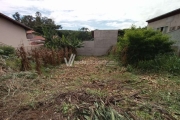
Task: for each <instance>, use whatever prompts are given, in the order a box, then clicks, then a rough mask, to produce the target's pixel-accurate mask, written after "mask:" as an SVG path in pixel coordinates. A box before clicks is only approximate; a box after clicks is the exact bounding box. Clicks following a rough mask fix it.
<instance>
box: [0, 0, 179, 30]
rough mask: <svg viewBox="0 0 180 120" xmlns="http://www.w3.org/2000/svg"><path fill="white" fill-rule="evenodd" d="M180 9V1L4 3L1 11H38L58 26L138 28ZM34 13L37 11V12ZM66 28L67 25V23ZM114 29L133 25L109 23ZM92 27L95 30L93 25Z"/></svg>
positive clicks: (31, 0) (23, 0) (34, 0)
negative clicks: (102, 24) (133, 24)
mask: <svg viewBox="0 0 180 120" xmlns="http://www.w3.org/2000/svg"><path fill="white" fill-rule="evenodd" d="M177 8H180V0H58V1H57V0H16V1H14V0H1V7H0V11H1V12H2V13H6V14H7V15H10V14H11V15H12V14H14V13H15V12H18V11H21V14H22V15H24V14H31V15H34V14H35V13H32V11H33V9H34V10H39V11H40V12H43V11H44V10H47V11H50V13H47V14H46V13H45V14H44V15H45V16H47V17H51V18H53V19H54V20H55V22H56V23H59V24H61V22H62V21H69V22H73V21H88V20H92V19H93V20H96V21H122V22H123V21H126V20H127V19H130V20H132V21H137V23H136V24H137V25H140V26H143V25H145V21H146V20H147V19H150V18H152V17H156V16H158V15H161V14H164V13H166V12H169V11H172V10H174V9H177ZM33 12H34V11H33ZM64 25H65V24H64ZM107 25H108V26H111V27H114V28H116V27H122V28H124V27H129V25H131V23H129V22H123V23H107ZM89 27H91V26H90V25H89Z"/></svg>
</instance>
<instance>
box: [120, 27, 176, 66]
mask: <svg viewBox="0 0 180 120" xmlns="http://www.w3.org/2000/svg"><path fill="white" fill-rule="evenodd" d="M118 41H119V42H118V46H119V49H120V52H121V60H122V62H123V64H124V65H127V64H137V63H138V61H144V60H152V59H154V58H155V56H156V55H158V54H164V53H168V52H172V49H171V45H172V44H173V42H172V41H169V37H168V36H167V35H164V34H162V33H161V32H159V31H154V30H152V29H141V28H135V27H132V28H131V29H128V30H126V31H125V35H124V37H123V38H119V40H118Z"/></svg>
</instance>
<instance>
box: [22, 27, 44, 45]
mask: <svg viewBox="0 0 180 120" xmlns="http://www.w3.org/2000/svg"><path fill="white" fill-rule="evenodd" d="M26 36H27V38H28V39H29V44H30V45H44V42H45V38H44V37H42V36H39V35H36V32H35V31H33V30H29V31H27V32H26Z"/></svg>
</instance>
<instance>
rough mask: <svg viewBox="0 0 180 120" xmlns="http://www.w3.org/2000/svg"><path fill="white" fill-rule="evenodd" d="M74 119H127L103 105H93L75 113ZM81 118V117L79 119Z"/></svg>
mask: <svg viewBox="0 0 180 120" xmlns="http://www.w3.org/2000/svg"><path fill="white" fill-rule="evenodd" d="M75 114H76V115H75V118H76V119H78V118H79V116H83V117H84V118H85V120H126V119H128V118H127V117H124V116H122V115H121V114H119V113H118V112H116V111H115V110H114V109H112V108H110V107H107V106H105V105H104V104H100V103H94V106H93V107H92V108H89V109H83V110H82V111H79V110H77V111H75ZM81 118H82V117H81Z"/></svg>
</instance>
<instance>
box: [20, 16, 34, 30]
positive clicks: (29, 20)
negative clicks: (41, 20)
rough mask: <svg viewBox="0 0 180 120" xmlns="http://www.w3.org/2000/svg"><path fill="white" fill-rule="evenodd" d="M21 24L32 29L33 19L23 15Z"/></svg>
mask: <svg viewBox="0 0 180 120" xmlns="http://www.w3.org/2000/svg"><path fill="white" fill-rule="evenodd" d="M21 23H23V24H24V25H26V26H29V27H30V28H34V25H35V19H34V17H33V16H31V15H24V16H23V17H22V18H21Z"/></svg>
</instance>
